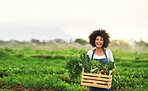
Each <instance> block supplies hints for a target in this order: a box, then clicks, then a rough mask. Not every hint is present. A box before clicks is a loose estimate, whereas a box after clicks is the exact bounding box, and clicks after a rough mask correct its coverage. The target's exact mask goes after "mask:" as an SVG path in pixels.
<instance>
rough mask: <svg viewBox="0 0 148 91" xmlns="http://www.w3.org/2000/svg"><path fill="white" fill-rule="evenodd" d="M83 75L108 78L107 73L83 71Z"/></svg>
mask: <svg viewBox="0 0 148 91" xmlns="http://www.w3.org/2000/svg"><path fill="white" fill-rule="evenodd" d="M83 75H90V76H98V77H108V78H109V75H103V74H93V73H83ZM110 77H111V76H110Z"/></svg>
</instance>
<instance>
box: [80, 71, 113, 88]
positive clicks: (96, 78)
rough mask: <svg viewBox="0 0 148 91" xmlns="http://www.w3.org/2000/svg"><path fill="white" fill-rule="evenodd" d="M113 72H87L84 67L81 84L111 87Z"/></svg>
mask: <svg viewBox="0 0 148 91" xmlns="http://www.w3.org/2000/svg"><path fill="white" fill-rule="evenodd" d="M111 72H112V71H110V72H109V75H104V74H101V73H99V74H94V73H86V72H84V68H83V70H82V78H81V85H85V86H91V87H99V88H106V89H110V87H111V81H112V75H111Z"/></svg>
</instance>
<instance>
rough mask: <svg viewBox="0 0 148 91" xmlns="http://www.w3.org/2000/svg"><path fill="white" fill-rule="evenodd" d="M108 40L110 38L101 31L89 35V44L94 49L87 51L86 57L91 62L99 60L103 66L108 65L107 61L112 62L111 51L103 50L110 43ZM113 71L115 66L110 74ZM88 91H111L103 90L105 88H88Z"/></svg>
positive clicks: (108, 90)
mask: <svg viewBox="0 0 148 91" xmlns="http://www.w3.org/2000/svg"><path fill="white" fill-rule="evenodd" d="M109 38H110V37H109V35H108V33H106V31H105V30H102V29H99V30H95V31H93V32H92V33H91V34H90V35H89V43H90V44H91V45H92V46H93V47H96V48H95V49H94V50H89V51H88V53H87V55H89V58H90V59H91V60H99V61H100V62H101V63H103V64H108V63H109V61H114V59H113V55H112V52H111V50H109V49H105V48H107V46H108V44H109V43H110V41H109ZM114 66H115V64H114ZM115 69H116V66H115V68H114V69H112V73H113V72H114V71H115ZM89 91H111V88H110V89H105V88H97V87H89Z"/></svg>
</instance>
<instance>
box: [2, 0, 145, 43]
mask: <svg viewBox="0 0 148 91" xmlns="http://www.w3.org/2000/svg"><path fill="white" fill-rule="evenodd" d="M99 28H102V29H106V31H107V32H108V33H109V34H110V36H111V39H135V40H138V41H139V40H140V39H143V40H144V41H147V42H148V37H147V34H148V0H0V40H8V39H13V38H14V39H18V40H23V39H24V40H25V39H29V38H38V39H44V38H45V39H48V38H49V39H50V38H51V37H53V36H48V35H47V34H50V33H51V32H54V30H55V31H56V32H55V33H51V34H52V35H54V34H57V33H58V31H61V32H59V34H58V35H56V37H59V36H60V33H61V36H64V32H65V33H66V34H67V35H66V36H68V35H70V36H72V37H74V38H83V39H86V40H88V36H89V34H90V33H91V32H92V31H93V30H96V29H99ZM25 29H27V30H25ZM35 29H38V30H37V31H35ZM25 31H30V32H27V33H26V32H25ZM34 33H35V34H34ZM44 36H45V37H44ZM66 38H70V37H66ZM69 40H70V39H69Z"/></svg>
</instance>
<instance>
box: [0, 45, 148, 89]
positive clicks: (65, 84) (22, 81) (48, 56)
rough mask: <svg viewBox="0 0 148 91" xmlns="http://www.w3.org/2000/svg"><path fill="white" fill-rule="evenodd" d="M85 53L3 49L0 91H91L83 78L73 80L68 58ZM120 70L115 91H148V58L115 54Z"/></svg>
mask: <svg viewBox="0 0 148 91" xmlns="http://www.w3.org/2000/svg"><path fill="white" fill-rule="evenodd" d="M79 51H84V52H87V51H88V50H84V49H66V50H60V51H54V50H52V51H48V50H45V51H43V50H37V49H36V50H34V49H30V48H23V49H11V48H7V47H6V48H1V49H0V91H88V88H87V86H81V85H80V82H81V80H80V78H78V79H70V77H69V73H68V71H67V70H66V69H65V67H66V58H67V56H76V55H77V54H78V53H79ZM112 53H113V56H114V60H115V64H116V66H117V68H116V71H115V73H114V74H113V81H112V90H113V91H147V90H148V54H139V53H138V52H132V53H131V52H126V51H125V52H119V51H112Z"/></svg>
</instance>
